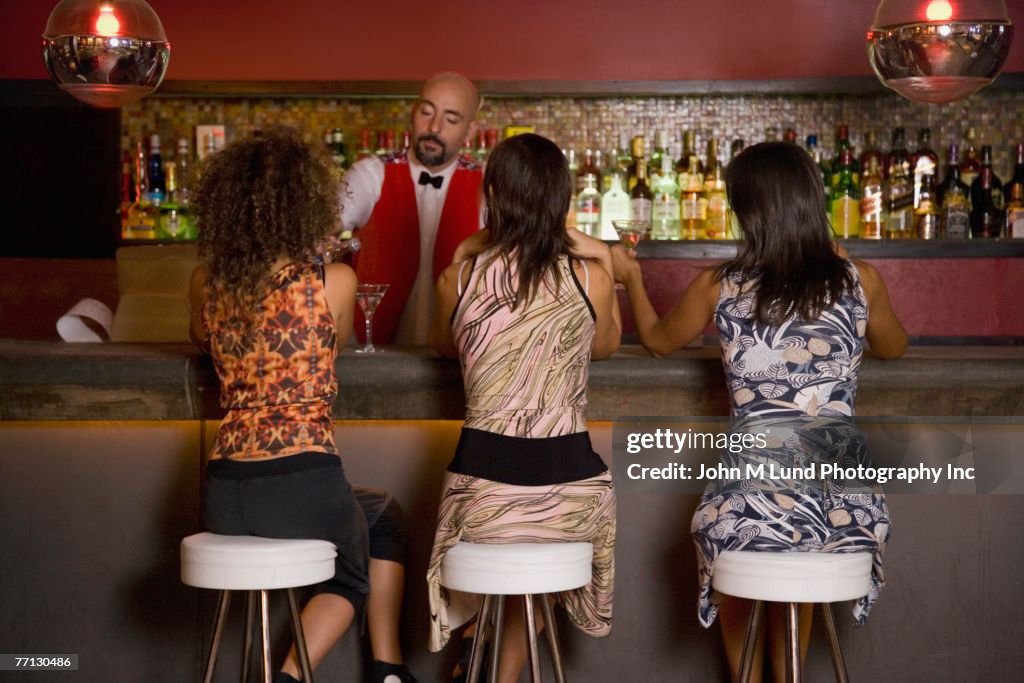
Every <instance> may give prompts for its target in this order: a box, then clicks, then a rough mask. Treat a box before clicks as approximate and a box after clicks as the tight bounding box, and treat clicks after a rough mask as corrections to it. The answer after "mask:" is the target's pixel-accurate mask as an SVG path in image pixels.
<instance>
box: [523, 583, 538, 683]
mask: <svg viewBox="0 0 1024 683" xmlns="http://www.w3.org/2000/svg"><path fill="white" fill-rule="evenodd" d="M523 610H524V611H525V612H526V638H527V648H528V650H529V653H530V681H531V683H540V681H541V678H540V653H539V652H538V650H537V618H536V616H535V615H534V611H533V596H532V595H524V596H523Z"/></svg>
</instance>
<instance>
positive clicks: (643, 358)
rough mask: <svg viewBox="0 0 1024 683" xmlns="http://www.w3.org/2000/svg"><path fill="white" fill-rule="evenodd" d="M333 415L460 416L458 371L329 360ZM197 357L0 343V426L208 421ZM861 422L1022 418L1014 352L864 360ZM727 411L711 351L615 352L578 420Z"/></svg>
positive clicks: (413, 354) (1023, 378) (416, 358)
mask: <svg viewBox="0 0 1024 683" xmlns="http://www.w3.org/2000/svg"><path fill="white" fill-rule="evenodd" d="M337 369H338V376H339V379H340V393H339V398H338V400H337V402H336V404H335V407H334V417H335V418H336V419H338V420H345V419H360V420H363V419H388V420H433V419H442V420H460V419H462V417H463V410H464V402H465V401H464V396H463V393H462V382H461V378H460V375H459V367H458V363H457V362H456V361H453V360H448V359H444V358H440V357H438V356H437V355H436V354H435V353H434V352H433V351H432V350H430V349H426V348H399V347H386V348H385V350H384V351H383V352H382V353H378V354H374V355H367V356H363V355H359V354H356V353H355V352H354V351H353V349H352V348H346V349H344V350H343V351H342V352H341V354H340V355H339V357H338V360H337ZM217 393H218V392H217V381H216V375H215V373H214V370H213V366H212V364H211V362H210V359H209V358H208V357H205V356H202V355H201V354H199V353H197V352H196V350H195V349H194V348H193V347H192V346H190V345H187V344H169V345H165V344H111V343H107V344H65V343H59V342H26V341H10V340H0V420H8V421H10V420H203V419H218V418H220V417H221V416H222V415H223V411H222V410H221V409H220V408H219V406H218V396H217ZM857 408H858V413H859V414H861V415H934V416H943V415H948V416H1019V415H1024V347H1020V346H912V347H911V348H910V349H909V350H908V351H907V354H906V355H905V356H904V357H903V358H900V359H898V360H895V361H880V360H876V359H873V358H866V359H865V361H864V365H863V367H862V370H861V375H860V389H859V392H858V405H857ZM726 414H728V402H727V396H726V393H725V383H724V379H723V376H722V368H721V363H720V360H719V352H718V349H717V348H716V347H699V348H688V349H685V350H683V351H680V352H678V353H676V354H674V355H672V356H671V357H669V358H666V359H656V358H652V357H651V356H649V355H648V354H647V352H646V351H644V349H643V348H642V347H639V346H628V345H627V346H623V347H622V348H621V349H620V350H619V352H618V353H616V354H615V355H614V356H613V357H612V358H610V359H608V360H603V361H599V362H595V363H593V364H592V365H591V369H590V391H589V406H588V411H587V417H588V418H589V419H590V420H596V421H611V420H615V419H616V418H620V417H640V416H712V415H726Z"/></svg>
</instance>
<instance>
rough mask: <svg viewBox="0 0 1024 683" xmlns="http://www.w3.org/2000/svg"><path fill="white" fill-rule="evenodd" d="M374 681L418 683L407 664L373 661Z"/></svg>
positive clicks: (379, 682) (381, 682)
mask: <svg viewBox="0 0 1024 683" xmlns="http://www.w3.org/2000/svg"><path fill="white" fill-rule="evenodd" d="M373 683H418V682H417V680H416V677H415V676H413V675H412V674H411V673H409V668H408V667H407V666H406V665H405V664H389V663H388V662H379V661H377V660H374V662H373Z"/></svg>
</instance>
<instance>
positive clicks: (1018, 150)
mask: <svg viewBox="0 0 1024 683" xmlns="http://www.w3.org/2000/svg"><path fill="white" fill-rule="evenodd" d="M1013 153H1014V165H1013V175H1012V176H1011V177H1010V180H1009V181H1008V182H1007V183H1006V185H1004V186H1003V193H1004V194H1005V195H1006V196H1007V197H1009V196H1010V193H1011V192H1013V186H1014V185H1021V186H1024V144H1021V143H1017V145H1016V146H1015V147H1014V148H1013Z"/></svg>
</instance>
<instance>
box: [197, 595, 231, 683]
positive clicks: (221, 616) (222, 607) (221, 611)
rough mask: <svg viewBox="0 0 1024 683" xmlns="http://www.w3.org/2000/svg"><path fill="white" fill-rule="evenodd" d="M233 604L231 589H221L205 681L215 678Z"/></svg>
mask: <svg viewBox="0 0 1024 683" xmlns="http://www.w3.org/2000/svg"><path fill="white" fill-rule="evenodd" d="M230 605H231V591H227V590H225V591H221V592H220V600H218V601H217V618H216V624H217V625H216V626H214V627H213V640H212V641H211V642H210V654H208V655H207V656H206V670H205V671H204V672H203V683H210V681H212V680H213V668H214V667H215V666H216V665H217V650H219V649H220V636H221V633H223V632H224V622H225V621H227V618H228V607H229V606H230Z"/></svg>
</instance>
